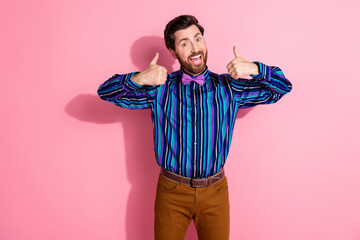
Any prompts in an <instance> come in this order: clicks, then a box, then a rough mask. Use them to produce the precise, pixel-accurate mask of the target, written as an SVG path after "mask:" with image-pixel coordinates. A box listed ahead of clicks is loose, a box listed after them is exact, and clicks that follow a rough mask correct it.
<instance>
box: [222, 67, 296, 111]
mask: <svg viewBox="0 0 360 240" xmlns="http://www.w3.org/2000/svg"><path fill="white" fill-rule="evenodd" d="M254 63H256V64H257V65H258V67H259V72H260V73H259V74H257V75H250V76H251V77H252V79H243V78H239V79H233V78H231V76H230V75H227V77H228V78H230V85H231V88H232V91H233V93H234V98H235V101H236V102H237V103H238V104H239V108H248V107H253V106H255V105H258V104H271V103H275V102H277V101H279V100H280V98H282V97H283V96H284V95H285V94H287V93H289V92H290V91H291V89H292V84H291V83H290V81H289V80H288V79H286V78H285V75H284V73H283V72H282V71H281V69H280V68H279V67H275V66H267V65H265V64H263V63H260V62H254Z"/></svg>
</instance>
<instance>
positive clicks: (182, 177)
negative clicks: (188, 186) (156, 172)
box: [180, 176, 184, 184]
mask: <svg viewBox="0 0 360 240" xmlns="http://www.w3.org/2000/svg"><path fill="white" fill-rule="evenodd" d="M183 179H184V176H181V180H180V184H182V182H183Z"/></svg>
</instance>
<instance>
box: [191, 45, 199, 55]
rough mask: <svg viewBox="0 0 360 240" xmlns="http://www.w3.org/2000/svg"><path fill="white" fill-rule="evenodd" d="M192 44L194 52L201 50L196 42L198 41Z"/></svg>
mask: <svg viewBox="0 0 360 240" xmlns="http://www.w3.org/2000/svg"><path fill="white" fill-rule="evenodd" d="M191 46H192V49H191V50H192V52H195V53H196V52H198V51H199V46H198V45H197V44H196V43H192V44H191Z"/></svg>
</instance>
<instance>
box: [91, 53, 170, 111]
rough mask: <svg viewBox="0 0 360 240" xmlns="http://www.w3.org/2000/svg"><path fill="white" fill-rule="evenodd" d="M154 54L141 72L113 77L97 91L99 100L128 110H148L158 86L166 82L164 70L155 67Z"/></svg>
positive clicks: (157, 56)
mask: <svg viewBox="0 0 360 240" xmlns="http://www.w3.org/2000/svg"><path fill="white" fill-rule="evenodd" d="M158 59H159V54H158V53H156V55H155V57H154V59H153V60H152V61H151V62H150V65H149V67H148V68H147V69H146V70H145V71H143V72H140V73H138V72H134V73H129V74H123V75H118V74H117V75H115V76H113V77H112V78H110V79H109V80H107V81H106V82H104V83H103V84H101V85H100V87H99V89H98V94H99V96H100V98H101V99H103V100H106V101H109V102H112V103H114V104H116V105H117V106H120V107H124V108H129V109H144V108H149V107H150V106H151V104H152V102H153V100H154V98H155V96H156V93H157V89H158V87H159V85H162V84H164V83H165V81H166V80H167V72H166V68H164V67H162V66H159V65H157V61H158Z"/></svg>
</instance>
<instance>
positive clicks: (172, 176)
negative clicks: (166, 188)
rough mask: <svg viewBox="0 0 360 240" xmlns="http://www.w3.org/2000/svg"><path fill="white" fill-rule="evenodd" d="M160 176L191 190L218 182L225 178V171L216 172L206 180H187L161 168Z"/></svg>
mask: <svg viewBox="0 0 360 240" xmlns="http://www.w3.org/2000/svg"><path fill="white" fill-rule="evenodd" d="M161 174H162V175H163V176H164V177H166V178H168V179H170V180H172V181H175V182H178V183H183V184H186V185H189V186H190V187H193V188H199V187H208V186H210V185H212V184H214V183H216V182H218V181H220V180H221V179H222V178H223V177H225V171H224V170H223V169H222V170H221V171H220V172H218V173H217V174H215V175H212V176H210V177H206V178H188V177H183V176H180V175H178V174H176V173H173V172H170V171H168V170H166V169H165V168H161Z"/></svg>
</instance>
